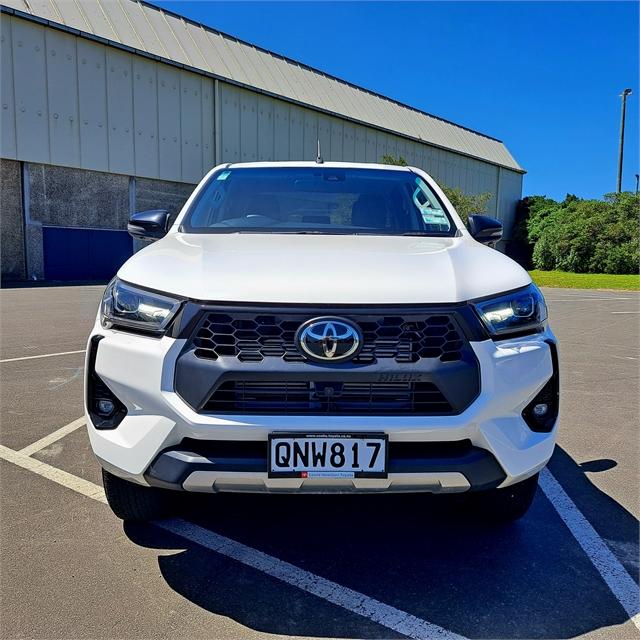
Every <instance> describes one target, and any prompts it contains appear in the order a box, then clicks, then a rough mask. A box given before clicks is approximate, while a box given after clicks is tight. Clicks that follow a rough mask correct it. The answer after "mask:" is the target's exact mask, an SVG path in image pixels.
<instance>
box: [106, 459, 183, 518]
mask: <svg viewBox="0 0 640 640" xmlns="http://www.w3.org/2000/svg"><path fill="white" fill-rule="evenodd" d="M102 484H103V486H104V492H105V495H106V496H107V503H108V504H109V506H110V507H111V510H112V511H113V513H115V515H116V516H118V518H120V519H121V520H129V521H137V522H144V521H147V520H158V519H159V518H164V517H166V516H168V515H170V514H171V511H172V506H173V499H174V496H173V495H172V492H171V491H169V490H168V489H158V488H156V487H143V486H142V485H139V484H135V483H133V482H128V481H127V480H123V479H122V478H119V477H118V476H114V475H113V474H112V473H109V472H108V471H105V470H104V469H103V470H102Z"/></svg>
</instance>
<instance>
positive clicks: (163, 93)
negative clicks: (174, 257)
mask: <svg viewBox="0 0 640 640" xmlns="http://www.w3.org/2000/svg"><path fill="white" fill-rule="evenodd" d="M0 26H1V29H2V36H1V37H2V71H1V73H2V118H1V120H2V131H1V133H2V138H1V148H0V153H1V155H2V157H4V158H11V159H17V160H23V161H30V162H39V163H44V164H55V165H61V166H69V167H78V168H83V169H93V170H96V171H105V172H111V173H123V174H127V175H135V176H144V177H147V178H160V179H165V180H173V181H181V182H197V181H198V180H199V179H200V178H201V177H202V175H203V174H204V173H205V172H206V171H207V170H208V169H209V168H210V167H211V166H212V165H213V164H214V137H213V126H214V97H213V83H214V81H213V80H212V79H210V78H207V77H204V76H201V75H198V74H195V73H189V72H187V71H183V70H179V69H176V68H174V67H171V66H169V65H166V64H162V63H158V62H153V61H151V60H148V59H146V58H142V57H140V56H135V55H132V54H129V53H126V52H123V51H119V50H117V49H114V48H112V47H107V46H105V45H102V44H97V43H94V42H91V41H89V40H85V39H83V38H78V37H76V36H72V35H69V34H66V33H63V32H62V31H57V30H55V29H49V28H46V27H43V26H41V25H38V24H34V23H32V22H29V21H26V20H21V19H18V18H13V17H9V16H6V15H3V16H2V19H1V20H0ZM43 78H44V79H45V81H44V82H43Z"/></svg>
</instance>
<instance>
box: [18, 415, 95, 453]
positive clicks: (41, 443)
mask: <svg viewBox="0 0 640 640" xmlns="http://www.w3.org/2000/svg"><path fill="white" fill-rule="evenodd" d="M86 423H87V420H86V418H85V417H84V416H83V417H82V418H78V419H77V420H74V421H73V422H70V423H69V424H67V425H65V426H64V427H60V428H59V429H57V430H56V431H54V432H53V433H50V434H49V435H48V436H45V437H44V438H40V440H37V441H36V442H34V443H33V444H30V445H29V446H28V447H25V448H24V449H20V451H19V453H21V454H22V455H24V456H32V455H33V454H34V453H36V452H37V451H40V450H41V449H44V448H45V447H48V446H49V445H50V444H53V443H54V442H56V441H57V440H60V438H64V437H65V436H67V435H69V434H70V433H73V432H74V431H75V430H76V429H79V428H80V427H81V426H83V425H84V424H86Z"/></svg>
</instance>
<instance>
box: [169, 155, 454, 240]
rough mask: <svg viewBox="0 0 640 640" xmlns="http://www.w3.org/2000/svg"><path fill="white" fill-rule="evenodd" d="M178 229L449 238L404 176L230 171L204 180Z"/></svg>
mask: <svg viewBox="0 0 640 640" xmlns="http://www.w3.org/2000/svg"><path fill="white" fill-rule="evenodd" d="M181 229H182V230H183V231H186V232H194V233H323V234H372V235H429V236H442V235H445V236H451V235H453V233H454V232H455V226H454V224H453V222H452V221H451V219H450V218H449V216H448V214H447V213H446V211H445V210H444V208H443V206H442V204H441V203H440V201H439V200H438V198H437V197H436V196H435V194H434V193H433V192H432V191H431V189H430V188H429V187H428V186H427V184H426V183H425V182H424V180H422V178H420V177H419V176H417V175H416V174H415V173H412V172H411V171H394V170H382V169H356V168H347V169H344V168H329V167H322V166H318V167H268V168H242V167H239V168H232V169H225V170H222V171H219V172H217V173H215V174H214V175H213V176H211V178H210V180H209V182H208V183H207V184H206V185H205V186H204V188H203V190H202V191H201V192H200V194H199V195H198V197H197V198H196V200H195V201H194V203H193V204H192V206H191V207H190V208H189V211H188V212H187V214H186V216H185V218H184V220H183V222H182V227H181Z"/></svg>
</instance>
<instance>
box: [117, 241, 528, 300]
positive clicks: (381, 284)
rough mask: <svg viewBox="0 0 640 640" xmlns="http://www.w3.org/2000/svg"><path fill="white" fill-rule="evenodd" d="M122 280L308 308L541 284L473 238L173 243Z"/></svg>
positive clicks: (138, 260)
mask: <svg viewBox="0 0 640 640" xmlns="http://www.w3.org/2000/svg"><path fill="white" fill-rule="evenodd" d="M118 276H119V277H120V278H122V279H123V280H126V281H127V282H130V283H132V284H138V285H140V286H144V287H148V288H150V289H155V290H157V291H164V292H166V293H173V294H177V295H179V296H184V297H187V298H192V299H195V300H205V301H215V302H272V303H298V304H380V305H384V304H422V303H442V302H462V301H466V300H470V299H473V298H480V297H483V296H488V295H491V294H494V293H501V292H503V291H508V290H510V289H516V288H518V287H522V286H525V285H527V284H529V283H530V282H531V279H530V277H529V275H528V274H527V272H526V271H525V270H524V269H522V268H521V267H520V266H519V265H518V264H516V263H515V262H513V260H511V259H509V258H507V257H506V256H505V255H503V254H501V253H499V252H498V251H495V250H494V249H490V248H488V247H485V246H483V245H481V244H479V243H477V242H475V241H474V240H471V239H470V238H468V237H464V236H463V237H459V238H420V237H411V236H398V237H393V236H392V237H390V236H366V235H361V236H350V235H344V236H341V235H294V234H250V233H234V234H183V233H170V234H169V235H167V236H166V237H164V238H163V239H162V240H159V241H158V242H155V243H153V244H151V245H149V246H147V247H145V248H144V249H143V250H142V251H139V252H138V253H136V254H135V255H134V256H133V257H131V258H130V259H129V260H128V261H127V262H126V263H125V264H124V265H123V266H122V267H121V269H120V271H119V272H118Z"/></svg>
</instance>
